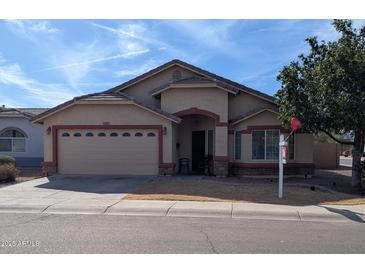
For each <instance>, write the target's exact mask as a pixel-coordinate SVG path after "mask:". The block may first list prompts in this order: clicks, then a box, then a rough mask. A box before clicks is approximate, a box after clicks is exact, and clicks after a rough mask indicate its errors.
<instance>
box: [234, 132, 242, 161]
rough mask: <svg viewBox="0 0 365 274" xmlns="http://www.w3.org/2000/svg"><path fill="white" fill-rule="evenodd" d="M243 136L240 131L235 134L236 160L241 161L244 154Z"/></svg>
mask: <svg viewBox="0 0 365 274" xmlns="http://www.w3.org/2000/svg"><path fill="white" fill-rule="evenodd" d="M241 150H242V134H241V132H239V131H235V132H234V159H235V160H241V153H242V151H241Z"/></svg>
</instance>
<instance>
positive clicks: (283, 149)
mask: <svg viewBox="0 0 365 274" xmlns="http://www.w3.org/2000/svg"><path fill="white" fill-rule="evenodd" d="M286 151H287V150H286V146H282V147H281V158H282V159H283V164H286Z"/></svg>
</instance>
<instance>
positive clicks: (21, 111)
mask: <svg viewBox="0 0 365 274" xmlns="http://www.w3.org/2000/svg"><path fill="white" fill-rule="evenodd" d="M46 110H47V109H44V108H5V106H3V107H0V155H9V156H13V157H14V158H15V159H16V165H17V167H20V168H40V167H41V164H42V162H43V133H42V130H43V127H42V126H41V125H38V124H34V123H32V122H31V121H30V119H31V118H32V117H33V116H35V115H38V114H40V113H42V112H44V111H46Z"/></svg>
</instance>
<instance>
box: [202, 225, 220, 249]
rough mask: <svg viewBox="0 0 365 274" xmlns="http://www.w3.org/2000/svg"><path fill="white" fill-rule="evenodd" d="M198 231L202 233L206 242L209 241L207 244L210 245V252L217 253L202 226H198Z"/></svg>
mask: <svg viewBox="0 0 365 274" xmlns="http://www.w3.org/2000/svg"><path fill="white" fill-rule="evenodd" d="M200 233H202V234H203V235H204V236H205V239H206V240H207V242H208V243H209V245H210V248H211V250H212V252H213V253H214V254H218V251H217V250H216V249H215V247H214V245H213V243H212V241H211V240H210V238H209V236H208V234H207V233H206V232H205V231H204V230H203V228H202V227H200Z"/></svg>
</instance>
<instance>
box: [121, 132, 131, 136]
mask: <svg viewBox="0 0 365 274" xmlns="http://www.w3.org/2000/svg"><path fill="white" fill-rule="evenodd" d="M129 136H131V135H130V134H129V133H128V132H124V133H123V137H129Z"/></svg>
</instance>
